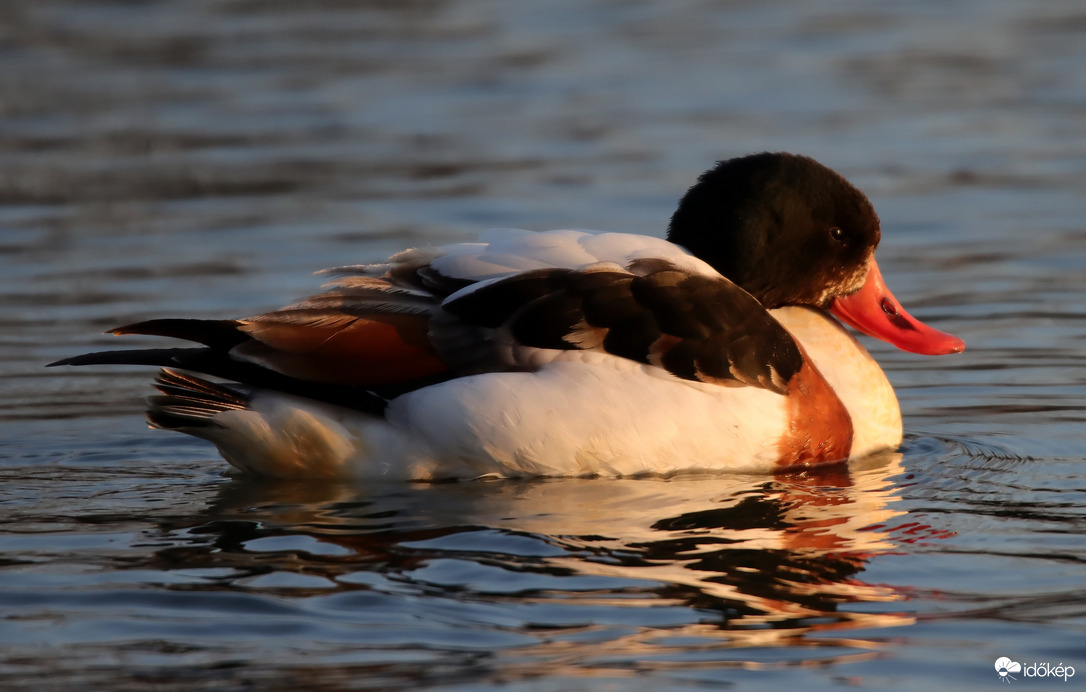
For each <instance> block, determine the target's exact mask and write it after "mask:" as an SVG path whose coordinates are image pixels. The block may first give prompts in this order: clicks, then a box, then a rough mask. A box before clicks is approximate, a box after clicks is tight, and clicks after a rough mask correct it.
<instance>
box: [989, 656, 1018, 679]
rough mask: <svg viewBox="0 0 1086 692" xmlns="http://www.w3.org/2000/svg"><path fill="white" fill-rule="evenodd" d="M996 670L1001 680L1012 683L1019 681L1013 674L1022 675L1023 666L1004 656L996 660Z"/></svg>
mask: <svg viewBox="0 0 1086 692" xmlns="http://www.w3.org/2000/svg"><path fill="white" fill-rule="evenodd" d="M995 669H996V672H997V673H999V679H1000V680H1001V681H1002V682H1010V681H1011V680H1017V678H1015V677H1014V676H1013V675H1011V673H1021V672H1022V664H1021V663H1019V662H1018V661H1012V660H1011V659H1009V658H1007V657H1006V656H1003V657H1001V658H997V659H996V662H995Z"/></svg>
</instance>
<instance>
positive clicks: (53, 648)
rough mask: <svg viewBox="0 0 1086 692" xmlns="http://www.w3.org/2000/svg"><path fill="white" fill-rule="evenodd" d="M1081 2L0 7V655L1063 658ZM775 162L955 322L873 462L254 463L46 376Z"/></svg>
mask: <svg viewBox="0 0 1086 692" xmlns="http://www.w3.org/2000/svg"><path fill="white" fill-rule="evenodd" d="M1084 26H1086V11H1084V10H1082V9H1080V8H1078V7H1077V6H1075V5H1073V4H1069V3H1063V2H1058V1H1056V0H1051V1H1038V2H1031V3H1028V4H1027V3H1020V4H1015V3H990V2H981V1H980V0H976V1H970V0H962V1H961V2H955V3H949V4H948V3H944V2H936V1H935V0H932V1H931V2H927V1H920V2H913V3H898V4H895V5H880V6H874V5H871V4H870V3H864V2H859V1H858V0H857V1H856V2H841V3H834V4H832V5H829V6H827V5H824V4H819V5H812V4H810V3H799V2H794V0H779V1H774V2H766V3H742V2H737V3H712V2H699V1H696V0H689V1H685V2H675V3H667V4H663V3H651V2H622V3H618V2H613V3H612V2H598V3H590V4H585V3H579V2H572V1H570V2H557V3H554V2H552V3H547V4H546V6H539V7H536V6H527V5H525V6H523V7H521V6H519V5H516V6H514V5H512V4H509V3H500V2H476V3H455V2H446V1H444V0H420V1H412V2H405V3H377V2H374V3H359V4H357V5H356V4H352V3H339V2H334V1H332V0H327V1H322V2H316V3H306V4H305V5H290V4H285V5H284V4H265V3H253V2H246V1H243V0H236V1H233V2H212V1H211V0H208V1H207V2H187V3H170V2H150V3H111V2H99V1H97V0H93V1H89V2H88V1H82V0H81V1H78V2H77V1H76V0H69V1H62V0H50V1H48V2H40V1H32V0H9V1H8V2H5V3H4V5H3V7H2V8H0V93H3V94H5V96H4V98H3V99H2V101H3V103H2V104H0V293H2V299H0V326H2V327H3V328H2V330H0V334H2V336H0V374H2V375H3V377H4V382H3V392H4V395H3V397H2V398H0V476H2V486H0V487H2V490H0V502H2V504H0V517H2V519H3V522H2V526H3V528H2V529H0V546H2V551H3V552H2V557H0V600H2V601H3V603H2V606H0V647H2V648H0V686H4V687H12V688H15V687H27V686H33V687H35V688H38V689H40V688H42V687H43V686H44V687H46V688H50V687H51V688H58V689H59V688H68V689H73V688H78V689H115V690H125V689H132V690H137V689H139V690H142V689H148V688H155V689H162V690H172V689H215V690H230V689H238V690H241V689H253V688H259V689H300V688H305V689H313V690H344V689H421V688H442V689H510V690H512V689H517V690H519V689H524V690H528V689H531V690H567V689H646V690H647V689H653V690H655V689H706V688H709V689H714V688H718V687H731V686H739V687H740V688H754V689H781V688H785V686H788V685H793V686H797V687H798V686H802V688H803V689H831V688H838V687H841V686H851V685H860V686H864V687H872V688H883V689H905V690H920V689H929V688H932V687H939V688H945V687H946V686H948V685H951V684H952V685H954V686H955V687H958V688H962V689H990V688H991V687H992V686H994V685H996V684H999V676H998V675H997V673H996V672H995V670H994V667H993V663H994V661H995V660H996V659H997V658H999V657H1001V656H1008V657H1010V658H1012V659H1013V660H1016V661H1020V662H1022V663H1023V664H1024V665H1028V664H1029V663H1033V662H1050V663H1051V664H1052V665H1056V664H1059V663H1063V664H1066V665H1072V666H1075V667H1077V668H1081V669H1082V672H1081V673H1080V674H1079V675H1080V676H1081V675H1086V645H1084V644H1086V636H1084V635H1086V596H1084V595H1083V594H1084V592H1083V589H1082V585H1083V583H1084V579H1086V566H1084V565H1083V562H1084V559H1086V541H1084V539H1083V538H1082V536H1083V534H1084V532H1086V511H1084V509H1083V507H1084V502H1086V481H1083V480H1082V474H1081V472H1080V467H1081V464H1082V459H1083V447H1084V445H1083V435H1082V430H1083V427H1082V423H1083V420H1084V413H1083V411H1084V410H1086V406H1084V405H1086V377H1084V375H1083V373H1084V369H1083V364H1084V363H1083V360H1084V359H1083V355H1082V354H1083V344H1084V343H1086V341H1084V337H1086V311H1084V310H1083V307H1082V303H1081V296H1082V295H1083V294H1084V289H1086V279H1084V276H1086V272H1084V271H1083V270H1084V268H1086V233H1084V230H1086V229H1084V225H1083V218H1084V217H1086V214H1084V213H1083V212H1084V211H1086V205H1084V202H1083V200H1084V199H1086V196H1084V192H1086V146H1084V145H1083V142H1086V71H1083V70H1082V69H1081V66H1082V65H1083V64H1086V41H1083V40H1082V36H1081V33H1082V28H1083V27H1084ZM761 150H788V151H794V152H798V153H805V154H809V155H812V156H814V157H815V158H818V159H819V160H821V161H823V162H825V163H827V164H829V165H831V166H833V167H834V168H837V169H838V170H840V171H841V172H842V173H844V174H845V175H846V176H847V177H849V178H850V179H851V180H853V181H854V182H855V183H857V184H858V185H859V186H860V187H861V188H862V189H864V190H865V191H866V192H868V194H869V195H870V197H871V198H872V200H873V202H874V203H875V206H876V208H877V209H878V210H879V212H880V214H881V216H882V219H883V229H884V239H883V244H882V246H881V248H880V253H879V255H880V264H881V266H882V267H883V271H884V274H885V275H886V276H887V279H888V281H889V282H890V284H891V286H892V287H893V289H894V291H895V293H896V294H897V295H898V297H899V298H901V299H902V300H903V302H905V303H906V305H907V306H908V307H909V309H910V310H911V311H912V312H913V314H915V315H917V316H919V317H921V318H922V319H924V320H925V321H928V322H930V323H932V324H934V325H936V326H937V327H939V328H942V329H945V330H947V331H951V332H953V333H956V334H958V335H960V336H962V337H963V338H965V340H966V341H967V343H968V344H969V349H968V350H967V351H966V352H965V353H964V354H962V355H960V356H955V357H948V358H942V359H924V358H921V357H917V356H913V355H909V354H905V353H900V352H897V351H894V350H892V349H891V348H889V347H886V346H884V345H882V344H877V343H871V344H869V346H870V348H871V349H872V352H873V353H874V354H875V355H876V357H877V358H878V359H879V360H880V362H881V363H882V364H883V366H884V368H885V369H886V371H887V373H888V375H889V376H890V378H891V380H892V381H893V383H894V385H895V387H896V389H897V391H898V394H899V397H900V399H901V403H902V409H903V413H904V416H905V420H906V423H905V425H906V431H907V433H906V442H905V445H904V446H903V448H902V450H901V451H900V453H899V454H894V455H888V456H886V457H883V458H879V459H872V460H869V461H868V462H867V463H865V464H862V465H859V466H857V467H856V468H852V469H848V470H841V471H839V472H835V473H832V474H819V475H809V476H788V477H779V478H768V477H745V476H744V477H684V478H674V479H655V480H652V479H649V480H637V481H634V480H618V481H614V480H545V481H539V480H537V481H494V482H479V483H459V484H438V485H424V484H413V485H375V486H369V487H358V486H351V485H339V484H312V483H308V484H300V483H268V482H257V481H253V480H245V479H234V478H231V477H229V476H227V475H225V474H224V466H225V464H224V463H223V462H222V461H221V460H220V459H218V458H217V456H216V455H215V453H214V450H213V449H211V448H210V447H209V446H208V445H206V444H204V443H201V442H199V441H197V440H192V439H189V438H186V437H184V436H180V435H171V434H167V433H162V432H157V431H150V430H147V429H146V428H145V427H144V425H143V423H142V417H141V411H142V402H141V398H142V397H143V396H145V395H146V394H147V393H148V391H149V385H148V383H149V378H150V375H151V373H149V372H145V371H140V369H138V368H111V369H107V368H100V369H79V370H75V369H63V370H58V369H54V370H46V369H44V368H43V367H41V366H42V365H43V364H44V363H46V362H49V361H51V360H54V359H57V358H60V357H64V356H68V355H72V354H74V353H79V352H82V351H85V350H93V349H97V348H101V347H103V346H115V345H118V344H119V342H117V341H116V340H115V339H114V338H113V337H107V336H103V335H101V334H100V332H101V331H102V330H104V329H106V328H108V327H111V326H115V325H118V324H124V323H127V322H131V321H135V320H139V319H146V318H149V317H156V316H204V317H236V316H241V315H246V314H252V313H256V312H259V311H262V310H266V309H269V308H273V307H277V306H280V305H283V304H285V303H287V302H289V301H291V300H293V299H295V298H297V297H298V296H300V295H303V294H305V293H306V292H308V291H312V290H314V289H315V288H316V287H317V286H318V284H319V278H315V277H313V276H311V272H312V271H314V270H316V269H319V268H322V267H325V266H330V265H336V264H343V263H345V262H365V261H371V260H378V259H382V258H383V257H385V256H387V255H388V254H390V253H391V252H394V251H396V250H398V249H400V248H402V247H406V246H412V245H422V244H428V243H441V242H448V241H454V240H463V239H470V238H471V237H472V236H473V235H474V233H476V232H477V231H478V230H480V229H483V228H487V227H492V226H519V227H526V228H533V229H546V228H555V227H589V228H601V229H607V230H627V231H633V232H640V233H648V234H654V235H660V234H662V232H663V229H664V228H665V226H666V223H667V219H668V217H669V215H670V213H671V211H672V208H673V205H674V203H675V200H676V199H677V198H678V197H679V196H680V195H681V194H682V192H683V191H684V190H685V188H686V187H687V186H689V185H690V184H691V183H692V182H693V180H694V178H695V177H696V175H697V174H698V173H700V172H701V171H702V170H704V169H705V168H707V167H709V166H710V165H711V164H712V162H713V161H715V160H716V159H719V158H725V157H729V156H735V155H740V154H744V153H749V152H752V151H761ZM129 343H139V340H138V339H135V340H132V341H130V342H129ZM1080 681H1081V677H1076V678H1075V679H1072V680H1070V681H1069V682H1067V683H1064V682H1062V681H1059V682H1054V681H1052V680H1047V681H1042V680H1037V679H1029V678H1025V676H1020V677H1019V679H1018V680H1017V681H1015V682H1016V683H1017V684H1020V685H1022V686H1039V685H1042V684H1043V685H1047V686H1049V687H1052V686H1057V685H1064V684H1067V685H1074V684H1079V682H1080Z"/></svg>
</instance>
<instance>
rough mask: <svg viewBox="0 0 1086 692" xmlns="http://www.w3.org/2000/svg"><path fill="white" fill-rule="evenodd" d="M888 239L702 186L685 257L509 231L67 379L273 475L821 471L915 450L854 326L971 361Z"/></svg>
mask: <svg viewBox="0 0 1086 692" xmlns="http://www.w3.org/2000/svg"><path fill="white" fill-rule="evenodd" d="M879 237H880V230H879V219H878V216H877V215H876V213H875V210H874V208H873V207H872V205H871V203H870V201H868V199H867V197H865V196H864V194H863V193H861V192H860V191H859V190H857V189H856V188H855V187H853V186H852V185H851V184H850V183H849V182H848V181H847V180H845V179H844V178H843V177H842V176H841V175H839V174H837V173H836V172H834V171H832V170H830V169H829V168H827V167H825V166H823V165H821V164H819V163H818V162H816V161H814V160H813V159H810V158H807V157H804V156H796V155H793V154H787V153H762V154H754V155H751V156H745V157H742V158H735V159H731V160H728V161H722V162H720V163H719V164H717V166H716V167H714V168H713V169H711V170H709V171H707V172H706V173H704V174H703V175H702V176H701V177H700V178H699V179H698V181H697V183H696V184H695V185H694V186H693V187H692V188H690V190H689V191H688V192H687V193H686V195H685V196H684V197H683V198H682V200H681V201H680V203H679V207H678V209H677V210H676V211H675V213H674V215H673V216H672V218H671V223H670V226H669V229H668V235H667V238H668V239H667V240H662V239H660V238H654V237H649V236H642V235H632V234H626V233H596V232H590V231H579V230H559V231H547V232H540V233H535V232H529V231H522V230H495V231H489V232H487V233H485V234H484V235H483V236H482V238H481V240H480V241H479V242H475V243H458V244H454V245H446V246H443V247H427V248H417V249H412V250H405V251H403V252H400V253H398V254H396V255H393V256H392V257H391V258H389V259H388V260H387V261H385V262H383V263H380V264H366V265H355V266H347V267H340V268H337V269H330V270H327V272H328V273H329V274H331V275H332V276H334V277H335V279H334V280H333V281H331V282H330V283H329V284H327V285H326V286H325V287H324V288H325V289H326V290H325V291H324V292H323V293H318V294H316V295H314V296H311V297H309V298H306V299H305V300H303V301H301V302H299V303H295V304H293V305H289V306H287V307H285V308H282V309H279V310H275V311H272V312H268V313H265V314H262V315H257V316H255V317H248V318H245V319H238V320H197V319H155V320H148V321H145V322H138V323H136V324H131V325H128V326H125V327H118V328H117V329H113V330H111V331H112V333H113V334H148V335H156V336H167V337H176V338H180V339H185V340H188V341H190V342H196V343H198V344H202V346H195V347H188V348H160V349H147V350H128V351H109V352H99V353H90V354H86V355H81V356H76V357H74V358H68V359H65V360H61V361H58V362H57V363H53V365H61V364H65V365H88V364H102V363H129V364H133V363H135V364H145V365H156V366H163V369H162V370H161V371H160V373H159V375H158V378H157V379H156V381H155V386H156V388H157V389H158V390H159V391H160V392H161V394H160V395H157V396H153V397H151V398H150V400H149V409H148V413H147V419H148V421H149V422H150V424H151V425H152V426H153V427H156V428H163V429H167V430H178V431H181V432H185V433H189V434H191V435H195V436H197V437H202V438H204V439H207V440H210V441H211V442H213V443H214V444H215V445H216V446H217V447H218V449H219V451H220V452H221V453H222V455H223V457H225V458H226V460H227V461H229V462H230V463H231V464H232V465H233V466H235V467H237V468H238V469H241V470H242V471H244V472H248V473H252V474H257V475H263V476H275V477H297V478H303V477H327V478H353V479H368V478H399V479H416V480H428V479H445V478H473V477H480V476H531V475H545V476H589V475H599V476H629V475H638V474H672V473H677V472H683V471H695V470H697V471H707V470H713V471H723V470H735V471H744V472H778V471H782V470H791V469H801V468H806V467H810V466H814V465H821V464H827V463H833V462H840V461H842V460H847V459H850V458H858V457H862V456H866V455H869V454H872V453H876V452H878V451H880V450H887V449H893V448H895V447H897V446H898V445H899V444H900V443H901V439H902V426H901V414H900V411H899V408H898V403H897V398H896V397H895V395H894V392H893V389H892V388H891V386H890V384H889V382H888V381H887V379H886V376H885V375H884V374H883V372H882V370H881V369H880V368H879V366H878V365H877V364H876V363H875V361H874V360H873V359H872V358H871V356H870V355H869V354H868V352H867V351H866V350H865V349H864V348H863V346H861V345H860V343H859V342H858V341H857V340H856V339H855V338H853V337H852V336H851V335H850V334H849V333H848V332H847V331H846V330H845V329H844V328H843V327H842V326H841V324H840V323H838V322H837V321H836V320H835V319H834V316H836V317H837V318H838V319H840V320H841V321H843V322H844V323H845V324H848V325H850V326H852V327H854V328H855V329H857V330H859V331H861V332H863V333H865V334H868V335H870V336H874V337H876V338H879V339H883V340H885V341H888V342H889V343H891V344H893V345H895V346H897V347H898V348H901V349H903V350H906V351H911V352H914V353H922V354H929V355H936V354H946V353H956V352H959V351H961V350H962V349H964V348H965V344H964V342H963V341H962V340H961V339H958V338H957V337H955V336H952V335H950V334H946V333H943V332H940V331H937V330H935V329H933V328H931V327H929V326H927V325H925V324H923V323H921V322H919V321H917V320H916V319H914V318H913V317H911V316H910V315H909V314H908V313H907V312H906V311H905V310H904V309H903V308H902V307H901V306H900V305H899V304H898V302H897V300H896V299H895V298H894V296H893V295H892V294H891V293H890V291H889V290H888V289H887V287H886V285H885V283H884V282H883V278H882V275H881V273H880V272H879V268H878V266H877V265H876V263H875V257H874V254H875V247H876V246H877V245H878V243H879ZM190 373H202V374H204V375H210V376H212V377H215V378H222V379H225V380H228V382H212V381H209V380H206V379H203V378H202V377H198V376H196V375H194V374H190Z"/></svg>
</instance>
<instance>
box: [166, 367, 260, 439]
mask: <svg viewBox="0 0 1086 692" xmlns="http://www.w3.org/2000/svg"><path fill="white" fill-rule="evenodd" d="M155 389H157V390H158V391H160V392H162V394H161V395H159V396H152V397H149V398H148V400H147V401H148V404H149V406H148V408H147V422H148V423H150V424H151V425H152V426H153V427H156V428H162V429H164V430H177V429H179V428H183V429H186V430H189V431H190V432H191V431H193V430H194V429H197V428H206V427H212V426H214V425H215V423H214V420H213V419H214V417H215V415H216V414H218V413H222V412H224V411H244V410H246V409H247V408H249V402H250V401H251V396H250V394H249V393H248V392H247V391H245V389H244V388H242V387H238V386H235V385H230V384H222V383H215V382H208V381H207V380H204V379H201V378H199V377H195V376H193V375H186V374H183V373H180V372H177V371H176V370H170V369H168V368H163V369H162V370H160V371H159V373H158V377H156V378H155Z"/></svg>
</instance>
